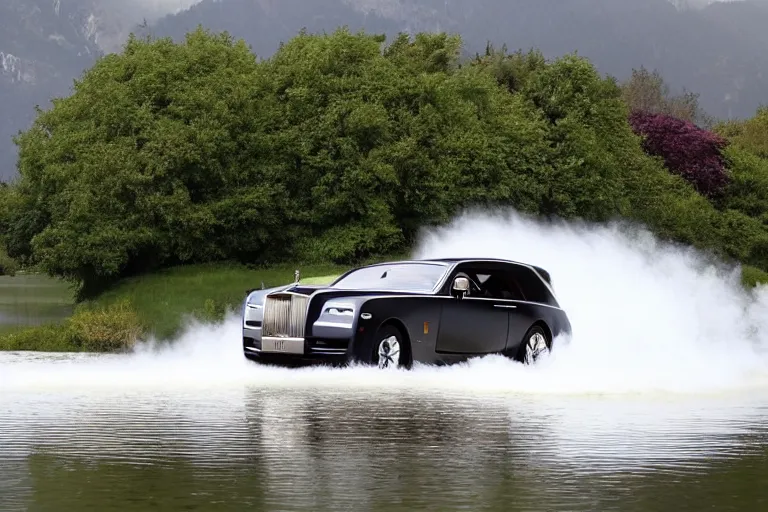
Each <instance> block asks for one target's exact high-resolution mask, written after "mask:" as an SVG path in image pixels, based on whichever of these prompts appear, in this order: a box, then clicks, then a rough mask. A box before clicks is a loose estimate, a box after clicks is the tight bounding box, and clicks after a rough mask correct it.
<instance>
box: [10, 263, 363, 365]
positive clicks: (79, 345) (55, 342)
mask: <svg viewBox="0 0 768 512" xmlns="http://www.w3.org/2000/svg"><path fill="white" fill-rule="evenodd" d="M296 268H299V269H300V270H301V281H302V282H304V283H313V284H324V283H328V282H330V281H332V280H333V278H334V277H335V276H337V275H339V274H341V273H342V272H344V271H346V270H347V269H348V267H344V266H340V265H322V264H321V265H301V266H297V265H288V264H284V265H279V266H274V267H269V268H262V269H252V268H248V267H245V266H242V265H236V264H207V265H192V266H182V267H175V268H169V269H165V270H163V271H160V272H156V273H152V274H148V275H143V276H137V277H133V278H129V279H125V280H123V281H121V282H119V283H118V284H117V285H116V286H115V287H113V288H112V289H110V290H108V291H107V292H105V293H103V294H102V295H100V296H99V297H98V298H96V299H94V300H90V301H84V302H82V303H80V304H77V305H75V304H74V298H73V294H72V293H71V290H70V291H69V292H67V291H66V290H68V289H67V285H66V284H65V283H62V282H61V281H58V280H54V279H50V278H44V277H43V276H39V277H38V279H39V280H45V279H48V286H49V287H51V288H54V289H56V288H58V292H59V297H61V296H67V294H68V296H69V300H70V304H71V311H72V314H71V316H66V317H61V318H59V319H58V320H55V321H49V322H45V323H42V324H39V322H34V320H35V319H34V318H31V319H30V320H31V322H29V324H34V323H38V324H39V325H27V326H24V325H19V324H18V323H17V324H16V325H13V326H6V328H5V329H0V351H45V352H82V351H87V352H113V351H122V350H129V349H130V348H132V347H133V346H134V345H135V344H136V343H137V342H138V341H139V340H146V339H148V338H154V339H158V340H173V339H174V338H175V337H176V335H178V334H179V332H180V330H181V329H182V328H183V326H184V323H185V321H186V320H187V319H189V318H194V319H197V320H200V321H203V322H216V321H220V320H222V319H223V318H224V316H225V315H226V313H227V312H228V311H230V310H233V309H235V308H238V307H239V306H240V304H241V303H242V300H243V298H244V297H245V291H246V290H247V289H250V288H260V287H261V285H262V283H263V284H264V286H265V287H271V286H279V285H281V284H285V283H290V282H292V281H293V279H294V271H295V269H296ZM8 279H9V280H11V279H16V278H8ZM0 289H1V288H0ZM30 299H31V300H30V302H31V303H34V297H32V298H30ZM5 301H6V302H9V301H10V302H12V300H10V298H9V297H5ZM2 302H3V297H0V305H1V304H2ZM17 302H23V298H22V299H21V300H19V301H17Z"/></svg>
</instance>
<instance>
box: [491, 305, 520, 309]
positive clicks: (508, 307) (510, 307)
mask: <svg viewBox="0 0 768 512" xmlns="http://www.w3.org/2000/svg"><path fill="white" fill-rule="evenodd" d="M493 307H495V308H505V309H517V306H505V305H503V304H494V305H493Z"/></svg>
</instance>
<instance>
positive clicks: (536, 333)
mask: <svg viewBox="0 0 768 512" xmlns="http://www.w3.org/2000/svg"><path fill="white" fill-rule="evenodd" d="M551 349H552V341H551V340H550V339H549V336H547V332H546V331H545V330H544V329H543V328H542V327H541V326H540V325H534V326H533V327H531V328H530V329H528V332H527V333H525V338H523V344H522V347H521V351H522V354H521V357H520V360H521V362H523V363H524V364H529V365H530V364H534V363H535V362H536V361H537V360H538V359H539V358H540V357H541V356H542V355H544V354H548V353H549V352H550V351H551Z"/></svg>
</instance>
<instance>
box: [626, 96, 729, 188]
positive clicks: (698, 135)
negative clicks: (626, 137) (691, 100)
mask: <svg viewBox="0 0 768 512" xmlns="http://www.w3.org/2000/svg"><path fill="white" fill-rule="evenodd" d="M629 123H630V125H632V129H633V130H634V132H635V133H636V134H638V135H641V136H642V137H643V149H644V150H645V151H646V152H647V153H648V154H651V155H654V156H659V157H661V158H663V159H664V163H665V165H666V166H667V168H668V169H669V170H670V171H671V172H673V173H676V174H679V175H680V176H682V177H683V178H685V179H686V180H687V181H688V182H690V183H691V184H692V185H693V186H694V188H695V189H696V190H697V191H698V192H699V193H700V194H702V195H704V196H707V197H712V196H715V195H717V194H718V192H720V191H721V190H722V189H723V187H724V186H725V185H726V184H727V183H728V173H727V171H726V165H725V158H724V157H723V154H722V150H723V149H724V148H725V146H726V145H727V141H726V140H725V139H724V138H722V137H720V136H719V135H717V134H715V133H712V132H710V131H707V130H703V129H701V128H699V127H698V126H696V125H695V124H693V123H691V122H688V121H684V120H682V119H677V118H675V117H672V116H669V115H665V114H653V113H649V112H643V111H634V112H633V113H632V114H631V115H630V117H629Z"/></svg>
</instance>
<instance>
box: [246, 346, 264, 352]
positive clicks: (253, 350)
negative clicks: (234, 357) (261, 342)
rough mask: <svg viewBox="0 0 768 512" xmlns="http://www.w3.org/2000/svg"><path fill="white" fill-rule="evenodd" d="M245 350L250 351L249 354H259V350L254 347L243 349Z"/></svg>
mask: <svg viewBox="0 0 768 512" xmlns="http://www.w3.org/2000/svg"><path fill="white" fill-rule="evenodd" d="M245 350H250V351H251V352H261V350H259V349H257V348H256V347H245Z"/></svg>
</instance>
